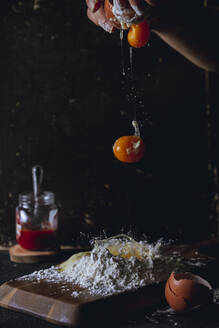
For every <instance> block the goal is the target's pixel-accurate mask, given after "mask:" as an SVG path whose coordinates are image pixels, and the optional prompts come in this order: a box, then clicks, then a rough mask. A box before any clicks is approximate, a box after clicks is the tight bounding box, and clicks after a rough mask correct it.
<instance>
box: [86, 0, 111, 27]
mask: <svg viewBox="0 0 219 328" xmlns="http://www.w3.org/2000/svg"><path fill="white" fill-rule="evenodd" d="M86 3H87V7H88V9H87V16H88V18H89V19H90V20H91V21H92V22H93V23H94V24H96V25H98V26H100V27H102V28H103V29H104V30H105V31H107V32H109V33H112V32H114V30H115V27H114V25H113V23H112V22H111V21H109V20H108V19H107V18H106V15H105V12H104V8H103V6H104V0H86Z"/></svg>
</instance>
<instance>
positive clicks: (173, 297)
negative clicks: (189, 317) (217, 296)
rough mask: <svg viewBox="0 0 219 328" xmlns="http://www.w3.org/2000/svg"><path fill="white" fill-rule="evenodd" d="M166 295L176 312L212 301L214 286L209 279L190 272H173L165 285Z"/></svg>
mask: <svg viewBox="0 0 219 328" xmlns="http://www.w3.org/2000/svg"><path fill="white" fill-rule="evenodd" d="M165 297H166V300H167V302H168V304H169V305H170V307H171V308H173V309H174V310H175V311H176V312H183V311H186V310H190V309H192V308H195V307H198V306H201V305H204V304H207V303H210V302H211V300H212V298H213V292H212V287H211V285H210V284H209V282H208V281H206V280H205V279H203V278H201V277H200V276H197V275H194V274H192V273H190V272H184V273H175V272H172V273H171V275H170V277H169V279H168V280H167V282H166V286H165Z"/></svg>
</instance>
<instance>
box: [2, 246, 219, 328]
mask: <svg viewBox="0 0 219 328" xmlns="http://www.w3.org/2000/svg"><path fill="white" fill-rule="evenodd" d="M199 246H200V245H199ZM199 246H197V245H193V246H192V247H191V245H190V246H188V245H183V246H179V247H174V248H173V247H169V248H167V253H169V254H172V253H175V252H179V253H180V254H181V255H183V256H184V257H185V258H186V259H187V260H190V259H193V260H194V259H195V258H197V259H201V260H202V261H206V263H210V262H212V261H214V258H212V257H209V256H208V255H203V254H200V252H199V248H200V247H199ZM207 246H208V245H207ZM217 247H218V244H217ZM205 248H206V245H205ZM168 275H169V273H166V276H165V275H164V276H163V277H162V279H161V281H160V282H159V283H156V284H155V283H154V284H151V285H149V286H145V287H143V288H140V289H138V290H134V291H126V292H123V293H120V294H116V295H112V296H108V297H103V296H92V295H90V293H89V291H88V290H86V289H84V290H82V289H80V287H79V286H77V285H75V286H72V285H71V284H67V283H65V284H63V283H62V284H61V283H51V282H48V281H44V280H41V281H37V280H31V281H27V280H24V279H23V280H22V279H15V280H12V281H9V282H6V283H5V284H3V285H2V286H1V287H0V306H2V307H5V308H8V309H12V310H16V311H20V312H24V313H27V314H31V315H34V316H36V317H39V318H41V319H44V320H47V321H49V322H52V323H54V324H61V325H64V326H69V327H77V326H79V325H86V324H89V325H91V324H92V323H95V324H96V323H97V322H98V323H101V322H105V323H106V322H107V321H108V320H110V319H112V318H113V319H115V320H117V319H122V318H127V315H128V314H130V313H131V312H133V311H134V310H142V309H144V311H145V312H144V313H146V310H147V309H148V308H150V307H152V306H155V305H157V304H158V303H160V302H161V300H162V299H163V297H164V285H165V281H166V279H167V278H168ZM73 291H77V292H78V291H80V294H79V295H80V296H79V297H73V296H72V295H71V294H72V292H73Z"/></svg>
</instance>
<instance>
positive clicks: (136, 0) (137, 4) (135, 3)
mask: <svg viewBox="0 0 219 328" xmlns="http://www.w3.org/2000/svg"><path fill="white" fill-rule="evenodd" d="M129 4H130V6H131V8H132V9H133V10H134V12H135V13H136V14H137V15H138V16H142V15H143V14H144V7H145V6H144V2H142V1H141V0H129Z"/></svg>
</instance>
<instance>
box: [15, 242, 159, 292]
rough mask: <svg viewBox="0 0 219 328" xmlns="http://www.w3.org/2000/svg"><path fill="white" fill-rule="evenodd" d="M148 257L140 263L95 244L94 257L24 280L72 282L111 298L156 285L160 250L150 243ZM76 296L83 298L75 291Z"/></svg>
mask: <svg viewBox="0 0 219 328" xmlns="http://www.w3.org/2000/svg"><path fill="white" fill-rule="evenodd" d="M147 245H148V247H147V255H146V256H145V257H144V258H143V259H141V260H139V259H138V258H137V257H135V256H131V257H130V258H123V257H121V256H113V255H112V254H111V253H110V252H109V250H108V249H107V248H106V247H105V246H104V245H99V244H97V245H95V246H94V248H93V250H92V251H91V252H90V255H88V256H83V257H81V258H80V259H79V260H78V261H76V262H74V263H70V265H68V266H67V267H66V268H65V270H64V271H59V269H58V267H55V266H53V267H51V268H49V269H45V270H40V271H35V272H33V273H32V274H30V275H27V276H24V277H21V278H20V279H22V280H24V279H25V280H26V279H28V280H37V281H40V280H47V281H49V282H52V283H60V282H63V283H64V282H65V283H71V284H73V285H75V284H76V285H79V286H80V287H82V288H86V289H88V290H89V292H90V293H91V294H93V295H110V294H114V293H117V292H121V291H124V290H129V289H136V288H138V287H142V286H145V285H148V284H150V283H153V282H154V281H155V276H154V274H153V268H154V263H155V262H156V261H157V260H159V258H160V254H159V247H160V243H158V244H157V245H154V246H153V245H149V244H147ZM72 296H79V294H77V292H74V293H73V295H72Z"/></svg>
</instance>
